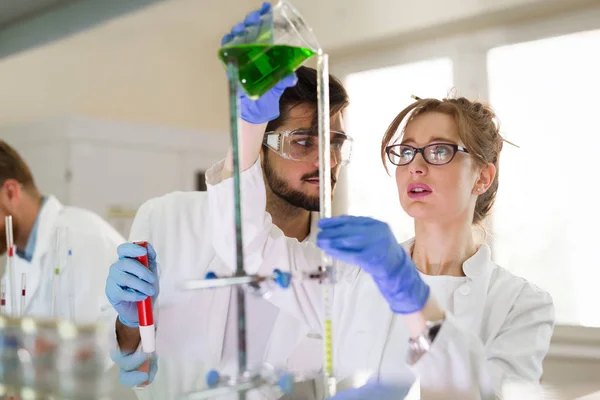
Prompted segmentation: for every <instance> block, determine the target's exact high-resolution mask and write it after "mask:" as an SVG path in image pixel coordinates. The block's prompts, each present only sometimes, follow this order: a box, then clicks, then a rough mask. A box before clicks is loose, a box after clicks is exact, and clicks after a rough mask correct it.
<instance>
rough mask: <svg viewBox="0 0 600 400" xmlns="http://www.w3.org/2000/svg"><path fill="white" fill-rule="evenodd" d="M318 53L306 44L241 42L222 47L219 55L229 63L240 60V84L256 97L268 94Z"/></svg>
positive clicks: (249, 95) (251, 96)
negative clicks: (299, 45)
mask: <svg viewBox="0 0 600 400" xmlns="http://www.w3.org/2000/svg"><path fill="white" fill-rule="evenodd" d="M314 54H315V52H314V51H312V50H310V49H306V48H302V47H293V46H284V45H272V44H269V45H265V44H241V45H235V46H226V47H223V48H221V49H220V50H219V58H220V59H221V60H222V61H223V62H224V63H225V64H227V62H228V61H229V60H232V61H235V62H236V64H237V66H238V70H239V75H240V84H241V85H242V86H243V88H244V91H245V92H246V94H247V95H248V97H250V98H251V99H253V100H256V99H258V98H259V97H260V96H262V95H263V94H265V93H266V92H267V91H268V90H269V89H271V88H272V87H273V86H275V85H276V84H277V82H279V81H281V80H282V79H283V78H285V77H286V76H288V75H289V74H291V73H292V72H294V71H295V70H296V69H297V68H298V67H299V66H300V65H302V63H303V62H304V61H306V60H307V59H309V58H310V57H312V56H313V55H314Z"/></svg>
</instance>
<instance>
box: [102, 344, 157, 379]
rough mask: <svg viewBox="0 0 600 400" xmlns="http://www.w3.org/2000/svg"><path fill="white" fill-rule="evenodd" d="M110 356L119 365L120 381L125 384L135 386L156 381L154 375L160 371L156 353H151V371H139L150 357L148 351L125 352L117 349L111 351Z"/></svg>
mask: <svg viewBox="0 0 600 400" xmlns="http://www.w3.org/2000/svg"><path fill="white" fill-rule="evenodd" d="M110 358H111V359H112V360H113V361H114V362H115V364H117V365H118V366H119V383H120V384H121V385H123V386H127V387H134V386H139V385H142V384H143V383H145V382H148V384H150V383H152V381H154V377H155V376H156V372H157V371H158V362H157V358H156V354H155V353H152V354H151V355H150V368H149V369H148V371H149V372H142V371H137V369H138V368H140V367H141V366H142V364H143V363H144V362H145V361H146V360H147V359H148V354H146V353H142V352H136V353H131V354H123V353H121V352H120V351H119V350H116V351H112V352H111V353H110Z"/></svg>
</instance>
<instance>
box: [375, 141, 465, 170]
mask: <svg viewBox="0 0 600 400" xmlns="http://www.w3.org/2000/svg"><path fill="white" fill-rule="evenodd" d="M459 151H462V152H464V153H469V151H468V150H467V149H465V148H464V147H463V146H459V145H457V144H453V143H432V144H428V145H427V146H425V147H414V146H410V145H408V144H393V145H391V146H387V147H386V148H385V152H386V153H387V156H388V159H389V160H390V162H391V163H392V164H394V165H398V166H403V165H408V164H410V163H411V162H412V161H413V160H414V159H415V157H416V156H417V154H418V153H421V155H422V156H423V159H424V160H425V161H426V162H427V163H428V164H431V165H445V164H448V163H449V162H450V161H452V160H453V159H454V156H455V155H456V153H457V152H459Z"/></svg>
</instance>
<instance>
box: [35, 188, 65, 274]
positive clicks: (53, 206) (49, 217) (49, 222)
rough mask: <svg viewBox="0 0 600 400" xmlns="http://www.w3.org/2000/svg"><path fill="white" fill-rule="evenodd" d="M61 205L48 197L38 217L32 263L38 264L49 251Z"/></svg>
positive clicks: (55, 199) (51, 197) (54, 198)
mask: <svg viewBox="0 0 600 400" xmlns="http://www.w3.org/2000/svg"><path fill="white" fill-rule="evenodd" d="M63 208H64V207H63V205H62V204H61V203H60V201H58V199H57V198H56V197H54V196H48V198H47V200H46V202H45V203H44V205H43V206H42V208H41V209H40V213H39V215H38V218H39V226H38V229H37V237H36V246H35V251H34V252H33V258H32V263H33V264H40V259H41V258H42V257H43V256H44V255H45V254H46V253H47V252H48V251H49V250H50V249H51V246H52V243H51V241H52V238H53V237H54V230H55V229H56V226H55V225H56V220H57V219H58V217H59V215H60V213H61V212H62V210H63Z"/></svg>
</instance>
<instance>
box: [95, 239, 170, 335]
mask: <svg viewBox="0 0 600 400" xmlns="http://www.w3.org/2000/svg"><path fill="white" fill-rule="evenodd" d="M117 253H118V255H119V260H117V261H116V262H115V263H114V264H113V265H111V267H110V270H109V273H108V278H107V279H106V289H105V293H106V297H107V298H108V301H109V302H110V304H111V305H112V306H113V308H114V309H115V311H117V313H118V314H119V320H120V321H121V323H123V325H126V326H128V327H130V328H137V327H139V326H140V320H139V315H138V304H137V303H138V302H139V301H144V300H145V299H146V298H147V297H152V299H153V300H154V301H156V297H157V296H158V293H159V286H158V276H157V271H156V270H157V266H156V252H155V251H154V248H153V247H152V246H151V245H150V244H149V243H148V246H147V248H144V247H142V246H138V245H136V244H133V243H123V244H122V245H120V246H119V248H118V249H117ZM146 255H147V256H148V268H146V267H145V266H144V265H142V264H141V263H140V262H139V261H137V260H136V258H137V257H144V256H146Z"/></svg>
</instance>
